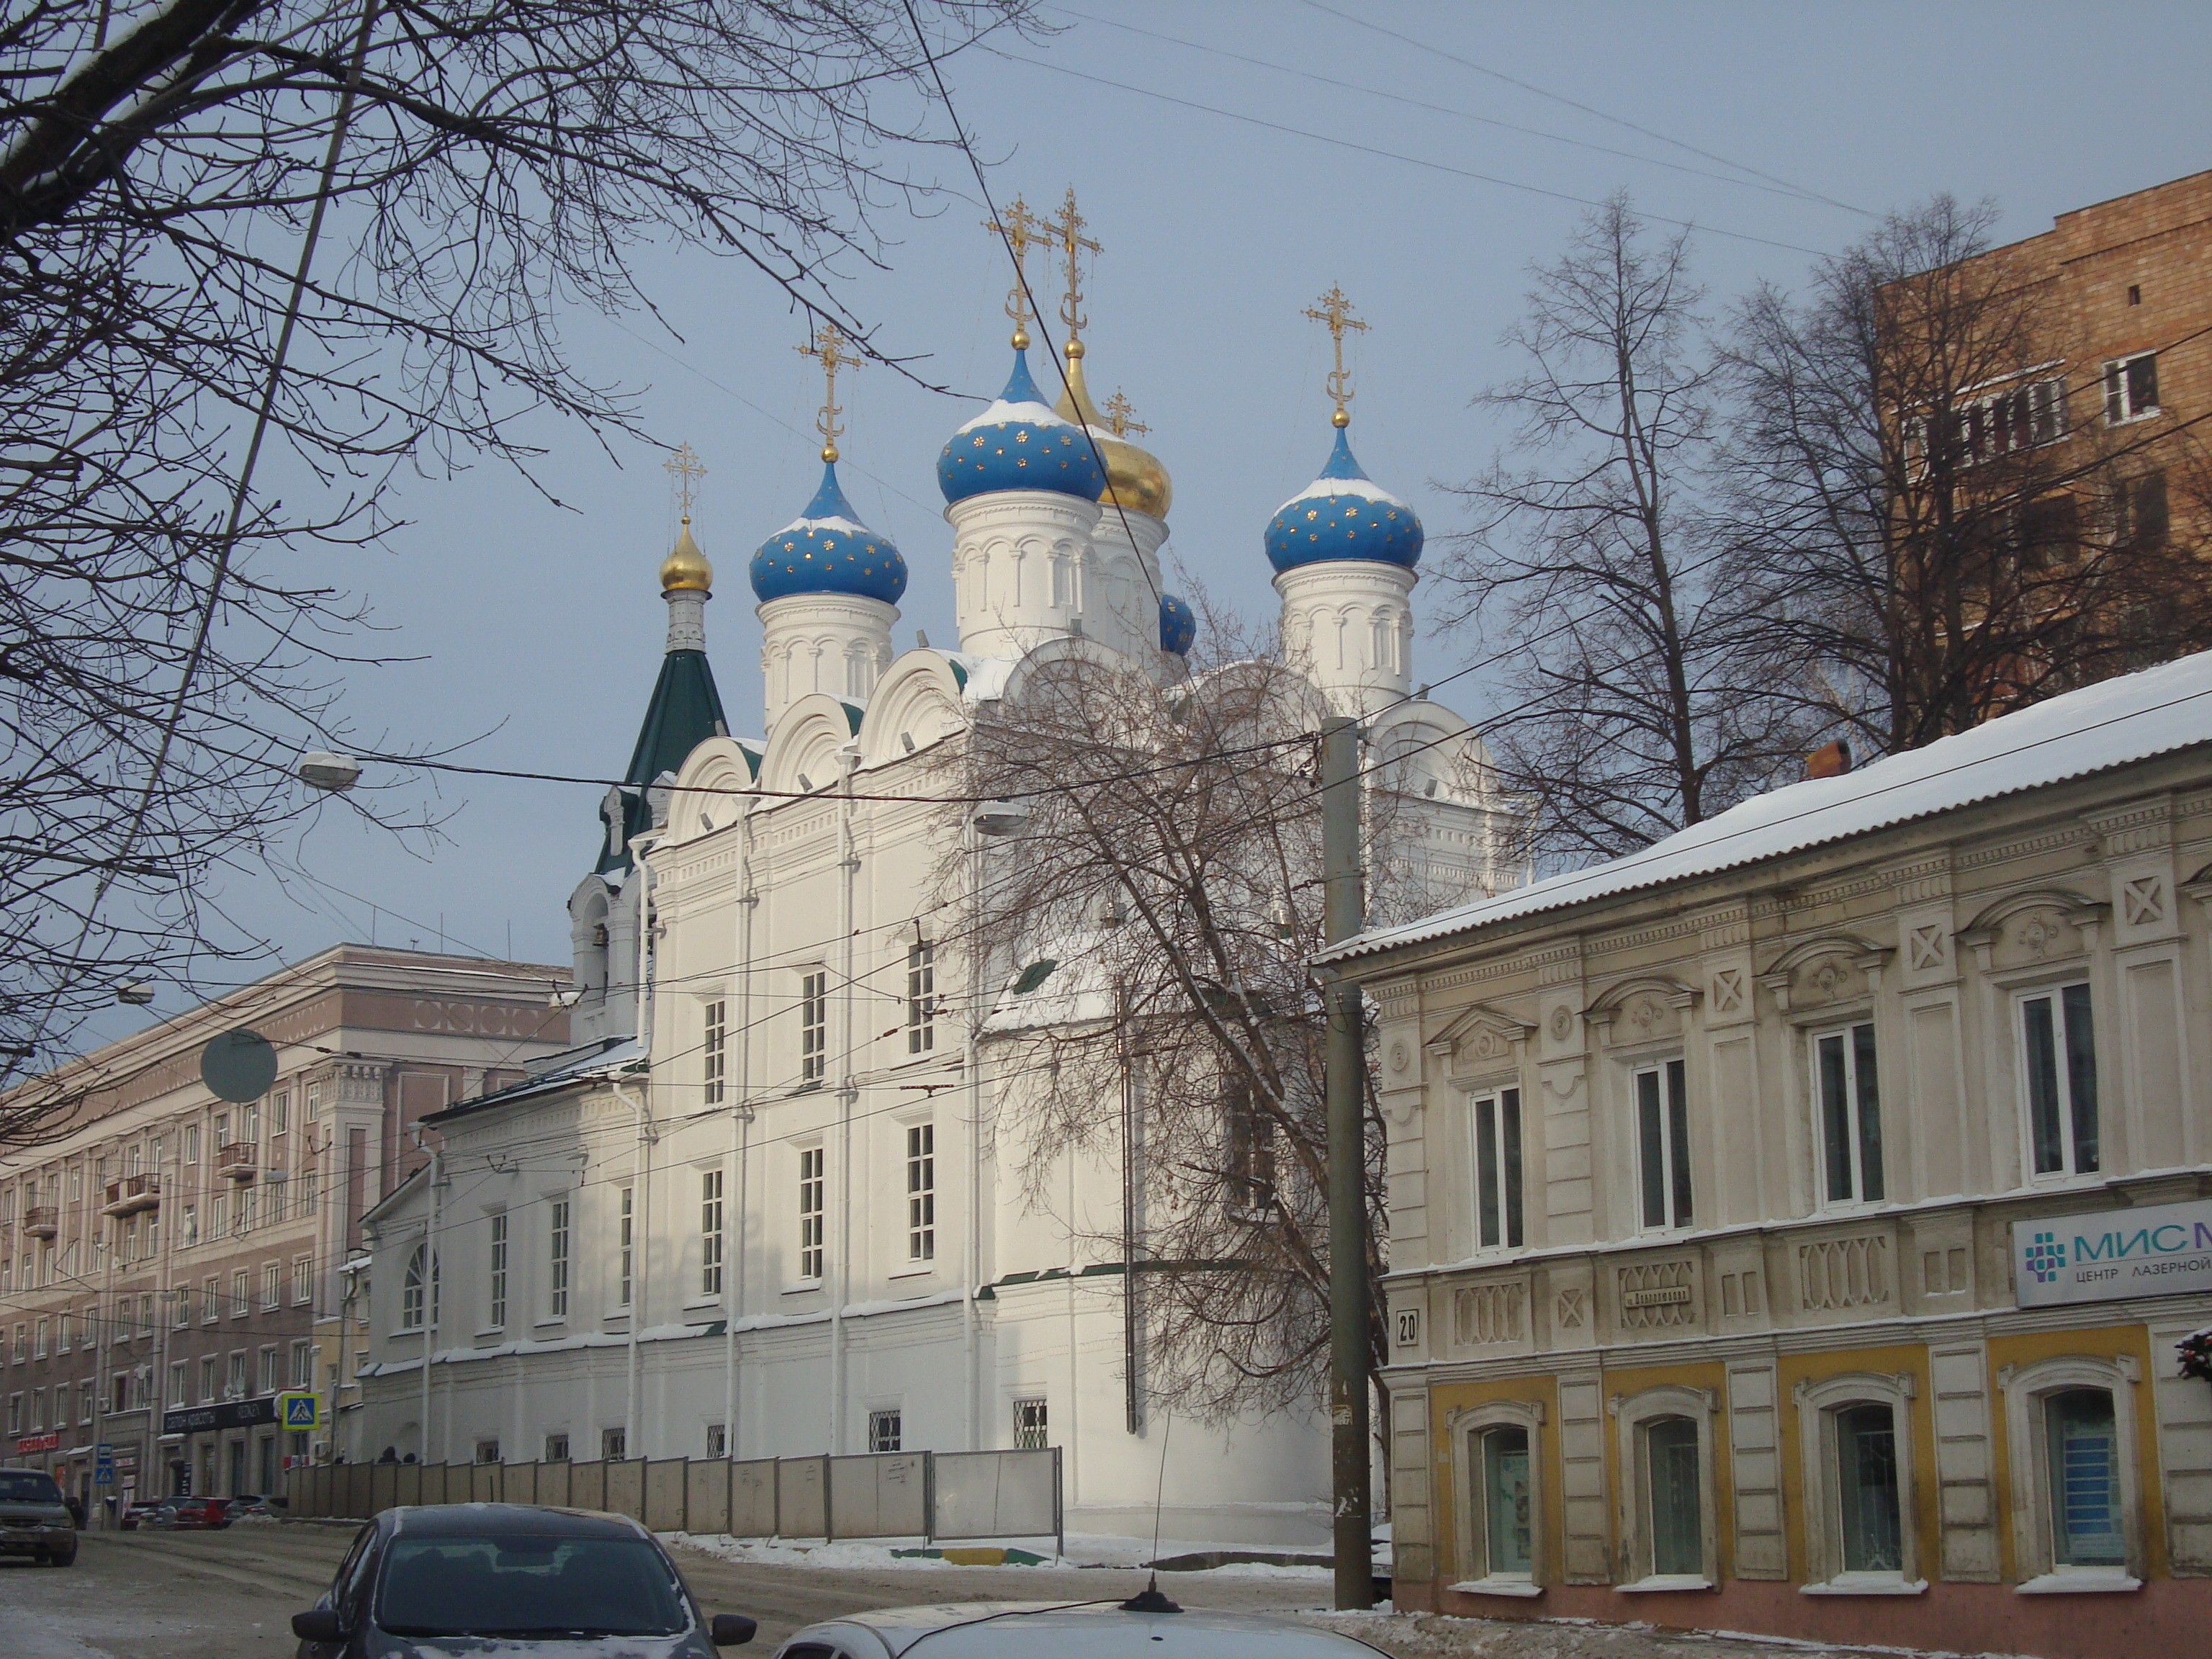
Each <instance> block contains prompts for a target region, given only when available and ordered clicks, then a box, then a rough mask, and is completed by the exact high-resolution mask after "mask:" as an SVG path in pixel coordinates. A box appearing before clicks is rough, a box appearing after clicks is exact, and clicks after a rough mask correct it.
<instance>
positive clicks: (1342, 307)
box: [1305, 283, 1367, 426]
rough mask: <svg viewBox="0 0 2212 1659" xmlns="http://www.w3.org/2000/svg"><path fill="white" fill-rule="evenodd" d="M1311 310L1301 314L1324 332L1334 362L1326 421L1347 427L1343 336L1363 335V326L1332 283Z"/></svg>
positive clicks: (1348, 387) (1348, 386) (1347, 386)
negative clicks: (1332, 410)
mask: <svg viewBox="0 0 2212 1659" xmlns="http://www.w3.org/2000/svg"><path fill="white" fill-rule="evenodd" d="M1315 306H1318V307H1319V309H1318V310H1316V308H1315ZM1315 306H1309V307H1306V313H1305V314H1306V315H1307V316H1309V317H1310V318H1312V319H1314V321H1316V322H1317V323H1320V324H1322V325H1324V326H1325V327H1327V328H1328V343H1329V349H1330V350H1331V352H1332V353H1333V354H1334V358H1335V362H1336V367H1335V368H1333V369H1331V370H1330V371H1329V376H1328V395H1329V396H1330V397H1331V398H1334V399H1335V400H1336V413H1335V414H1334V415H1333V416H1330V417H1329V418H1330V420H1331V421H1333V422H1334V423H1335V424H1336V425H1338V426H1349V425H1350V424H1351V423H1352V416H1350V415H1348V414H1346V412H1345V408H1344V406H1345V404H1348V403H1350V402H1351V401H1352V377H1351V376H1350V375H1349V374H1346V373H1345V372H1344V332H1345V331H1346V329H1352V330H1355V331H1358V332H1359V333H1361V334H1364V333H1365V332H1366V331H1367V325H1366V324H1364V323H1363V322H1361V321H1360V320H1359V319H1358V318H1356V317H1354V316H1353V315H1352V301H1349V300H1347V299H1346V298H1345V297H1344V290H1343V289H1340V288H1339V287H1337V286H1336V285H1335V284H1334V283H1331V284H1330V285H1329V290H1328V293H1326V294H1324V295H1322V296H1321V298H1320V299H1319V300H1318V301H1316V302H1315Z"/></svg>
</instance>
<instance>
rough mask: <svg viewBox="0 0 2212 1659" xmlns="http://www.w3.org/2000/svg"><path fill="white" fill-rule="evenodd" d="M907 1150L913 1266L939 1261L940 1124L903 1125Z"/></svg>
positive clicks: (908, 1241)
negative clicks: (938, 1155)
mask: <svg viewBox="0 0 2212 1659" xmlns="http://www.w3.org/2000/svg"><path fill="white" fill-rule="evenodd" d="M901 1127H902V1131H903V1139H904V1142H905V1147H906V1156H905V1158H904V1160H903V1168H904V1170H905V1172H906V1193H905V1198H906V1259H907V1263H908V1266H909V1267H926V1266H927V1265H929V1264H930V1263H932V1262H933V1261H936V1260H937V1125H936V1124H935V1123H934V1122H933V1121H927V1120H924V1121H921V1122H920V1123H908V1124H903V1125H902V1126H901Z"/></svg>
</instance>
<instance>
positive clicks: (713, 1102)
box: [699, 993, 730, 1106]
mask: <svg viewBox="0 0 2212 1659" xmlns="http://www.w3.org/2000/svg"><path fill="white" fill-rule="evenodd" d="M699 1018H700V1035H699V1080H700V1085H701V1091H702V1100H703V1101H704V1103H706V1104H707V1105H709V1106H719V1105H720V1104H721V1103H722V1102H723V1099H724V1098H725V1097H726V1093H727V1091H728V1087H729V1078H728V1073H729V1048H730V1025H729V1001H728V1000H727V999H726V998H725V997H724V996H722V995H721V994H720V993H717V994H714V996H711V997H708V998H706V999H704V1000H702V1002H701V1003H700V1005H699Z"/></svg>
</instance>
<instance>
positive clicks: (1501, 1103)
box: [1467, 1083, 1528, 1255]
mask: <svg viewBox="0 0 2212 1659" xmlns="http://www.w3.org/2000/svg"><path fill="white" fill-rule="evenodd" d="M1526 1100H1527V1097H1526V1096H1525V1095H1523V1094H1522V1090H1521V1086H1520V1085H1518V1084H1517V1083H1516V1084H1507V1085H1501V1086H1498V1087H1496V1088H1489V1089H1476V1090H1474V1091H1471V1092H1470V1093H1469V1094H1468V1102H1467V1144H1468V1184H1467V1190H1468V1193H1469V1194H1472V1195H1473V1197H1474V1209H1473V1212H1472V1213H1471V1215H1470V1217H1469V1225H1468V1234H1469V1236H1470V1237H1471V1238H1472V1240H1473V1243H1474V1253H1475V1254H1476V1255H1492V1254H1493V1253H1498V1252H1503V1251H1508V1250H1518V1249H1525V1248H1526V1241H1527V1238H1528V1107H1527V1104H1526ZM1485 1106H1487V1107H1489V1108H1490V1109H1491V1111H1490V1121H1491V1127H1490V1133H1489V1135H1488V1137H1487V1139H1488V1141H1489V1142H1490V1143H1491V1144H1489V1145H1488V1146H1486V1144H1485V1141H1486V1137H1485V1135H1484V1133H1483V1127H1482V1109H1483V1108H1484V1107H1485ZM1509 1116H1510V1118H1511V1119H1512V1121H1513V1130H1512V1134H1511V1136H1510V1146H1512V1149H1513V1152H1514V1156H1513V1158H1511V1159H1510V1160H1509V1159H1508V1158H1507V1157H1506V1152H1507V1148H1508V1145H1509V1137H1508V1136H1507V1134H1506V1120H1507V1118H1508V1117H1509ZM1486 1152H1487V1153H1488V1155H1489V1157H1488V1161H1489V1163H1490V1164H1491V1165H1492V1167H1493V1168H1494V1170H1495V1172H1496V1176H1497V1185H1498V1191H1497V1194H1496V1202H1497V1216H1498V1237H1496V1238H1494V1239H1488V1238H1485V1237H1483V1231H1482V1213H1483V1211H1482V1206H1483V1200H1484V1197H1485V1194H1484V1192H1483V1170H1484V1165H1485V1153H1486ZM1515 1164H1517V1165H1518V1166H1519V1167H1518V1170H1517V1172H1516V1170H1515V1169H1514V1167H1513V1166H1514V1165H1515Z"/></svg>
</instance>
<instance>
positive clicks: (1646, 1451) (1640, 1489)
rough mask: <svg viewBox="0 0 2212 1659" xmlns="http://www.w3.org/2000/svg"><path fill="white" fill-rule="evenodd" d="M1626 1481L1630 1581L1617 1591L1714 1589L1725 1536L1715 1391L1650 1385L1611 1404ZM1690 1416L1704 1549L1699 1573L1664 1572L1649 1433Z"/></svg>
mask: <svg viewBox="0 0 2212 1659" xmlns="http://www.w3.org/2000/svg"><path fill="white" fill-rule="evenodd" d="M1610 1404H1611V1409H1612V1411H1613V1423H1614V1432H1615V1437H1616V1441H1617V1445H1618V1455H1619V1458H1620V1470H1621V1479H1620V1494H1619V1520H1618V1525H1619V1535H1620V1539H1621V1541H1622V1544H1623V1547H1624V1565H1625V1568H1626V1572H1627V1574H1628V1577H1627V1579H1626V1582H1625V1583H1618V1584H1615V1585H1614V1586H1613V1589H1616V1590H1618V1591H1620V1592H1622V1593H1623V1594H1628V1595H1634V1594H1639V1593H1644V1592H1648V1591H1654V1590H1691V1589H1712V1588H1713V1585H1714V1583H1716V1582H1717V1581H1716V1579H1715V1577H1714V1572H1715V1567H1716V1564H1717V1562H1718V1561H1719V1559H1720V1534H1719V1530H1718V1528H1717V1516H1716V1512H1715V1507H1714V1506H1715V1502H1716V1495H1715V1491H1714V1485H1713V1462H1714V1460H1713V1419H1714V1415H1715V1407H1716V1406H1717V1404H1718V1401H1717V1397H1716V1396H1715V1395H1714V1392H1713V1390H1711V1389H1693V1388H1687V1387H1684V1386H1681V1385H1680V1384H1672V1383H1670V1384H1668V1385H1667V1386H1665V1387H1662V1388H1656V1389H1645V1390H1644V1391H1643V1392H1642V1393H1641V1394H1638V1395H1631V1396H1629V1397H1627V1398H1626V1399H1618V1398H1617V1399H1615V1400H1613V1401H1611V1402H1610ZM1674 1418H1686V1419H1689V1420H1690V1422H1691V1423H1692V1424H1694V1425H1696V1427H1697V1431H1698V1553H1699V1571H1697V1572H1694V1573H1661V1572H1656V1571H1654V1570H1653V1554H1654V1551H1655V1549H1656V1539H1655V1538H1654V1537H1653V1535H1652V1526H1651V1490H1650V1470H1651V1463H1650V1448H1649V1446H1648V1445H1647V1444H1646V1431H1647V1430H1648V1429H1649V1428H1650V1425H1652V1424H1654V1423H1656V1422H1660V1421H1662V1420H1667V1419H1674Z"/></svg>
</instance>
